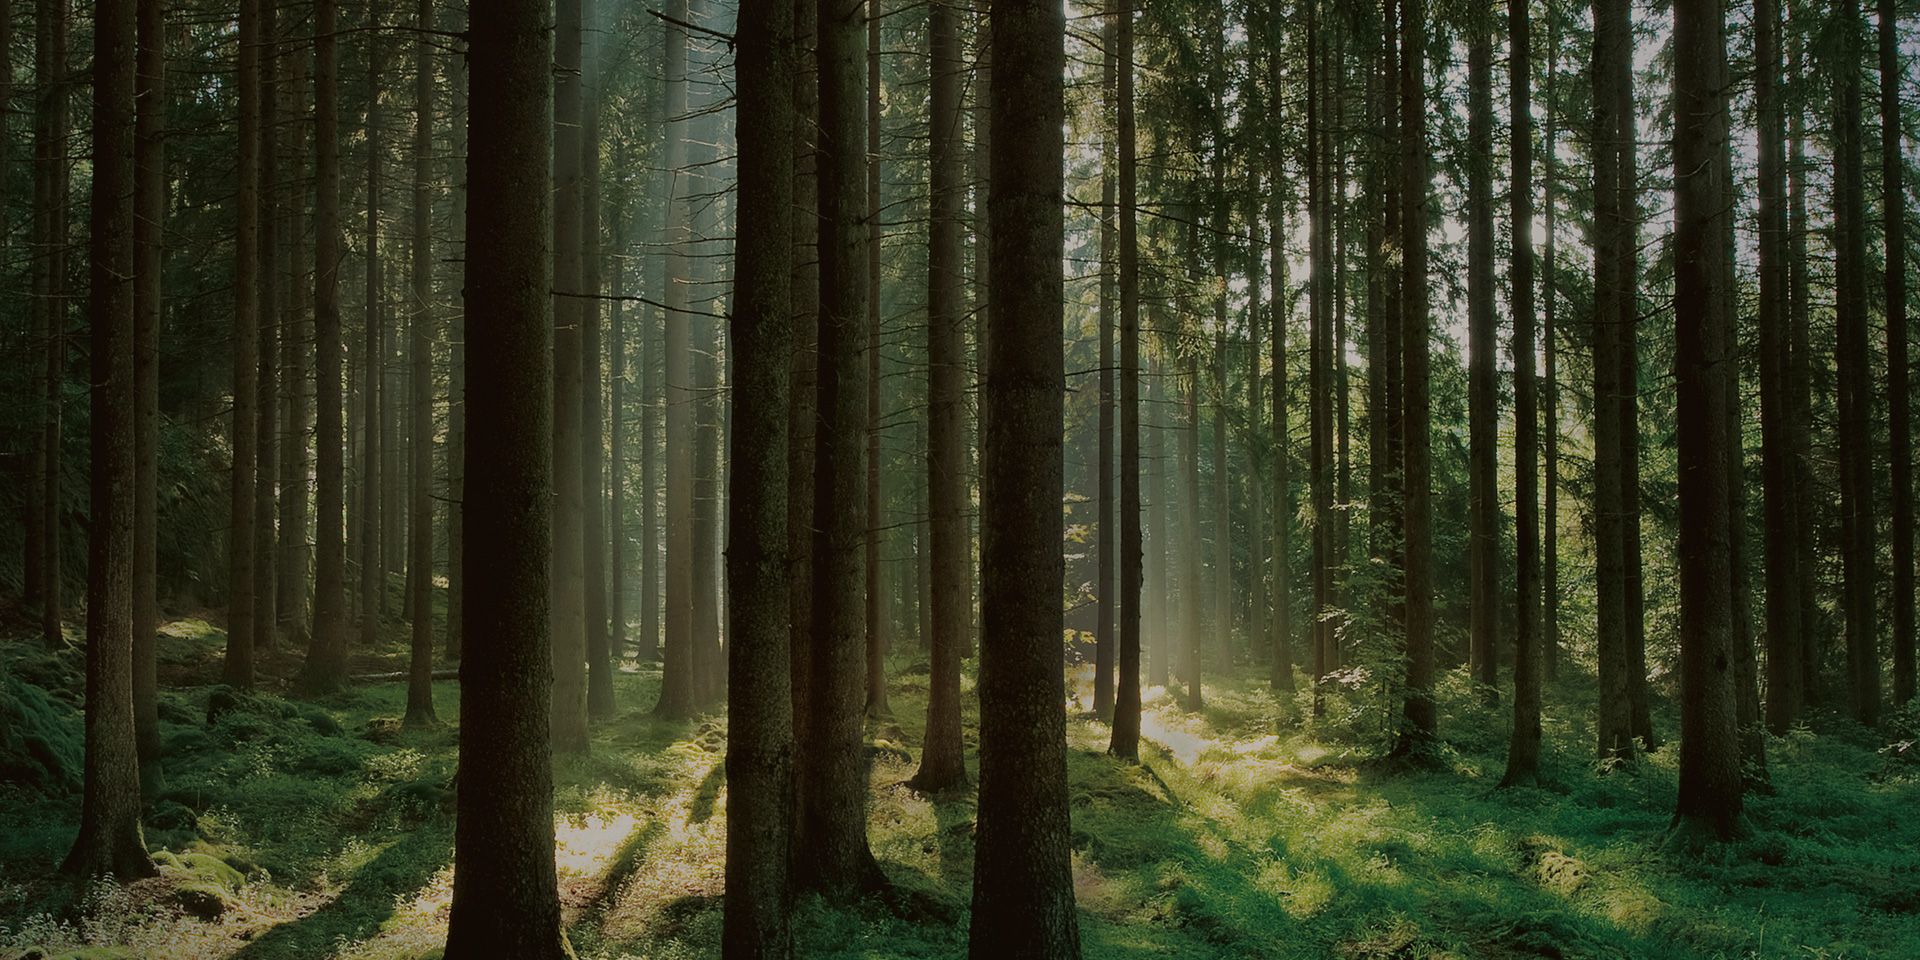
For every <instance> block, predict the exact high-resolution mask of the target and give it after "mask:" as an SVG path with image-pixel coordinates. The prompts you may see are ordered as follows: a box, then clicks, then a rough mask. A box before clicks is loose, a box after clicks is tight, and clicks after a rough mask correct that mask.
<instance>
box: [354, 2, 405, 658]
mask: <svg viewBox="0 0 1920 960" xmlns="http://www.w3.org/2000/svg"><path fill="white" fill-rule="evenodd" d="M372 16H373V12H372V8H371V7H369V17H370V18H371V17H372ZM366 54H367V86H368V88H369V89H370V90H376V91H377V90H379V89H380V72H381V70H382V68H383V67H384V66H385V64H384V62H383V58H382V56H381V43H380V38H379V37H377V36H376V37H370V38H369V40H368V42H367V44H366ZM381 106H382V105H381V103H380V97H379V96H378V95H377V94H376V95H374V96H372V97H369V98H368V100H367V112H366V116H365V118H364V119H365V122H366V146H367V185H366V201H367V209H366V214H367V225H366V235H365V237H364V243H365V244H366V256H365V257H364V258H363V259H364V261H365V265H366V294H365V296H364V297H362V298H361V299H362V302H361V308H362V310H364V311H365V314H366V319H365V322H364V323H363V324H362V325H361V330H362V332H363V334H364V335H365V339H364V341H363V346H362V348H361V356H360V361H361V365H362V367H361V378H360V381H361V388H360V424H361V427H360V459H359V460H358V461H357V463H358V467H359V471H358V472H359V482H360V513H359V523H358V524H356V525H355V527H356V529H357V530H358V531H359V533H358V535H357V536H356V535H353V534H349V536H350V537H352V538H353V539H354V540H355V541H357V544H358V550H359V560H360V645H361V646H362V647H364V648H368V649H371V648H372V647H373V646H374V644H376V643H378V642H379V639H380V620H381V618H382V617H384V616H385V615H386V612H387V609H386V607H387V575H386V571H387V569H388V566H387V553H386V550H385V548H384V543H385V541H387V540H390V539H393V538H392V537H390V536H388V533H389V531H388V530H387V527H388V525H389V524H391V525H393V526H396V527H397V526H398V525H399V524H397V523H394V521H396V520H397V519H398V517H396V516H395V515H394V514H395V511H391V510H387V509H386V506H387V504H386V501H385V499H384V498H383V496H382V494H384V493H385V485H386V483H387V481H388V480H390V479H391V478H392V476H393V471H392V470H390V469H388V467H389V466H390V465H389V464H388V463H386V462H385V458H384V457H383V456H382V452H381V448H382V444H383V443H385V442H386V437H387V434H388V432H389V431H391V430H392V429H393V425H392V421H391V419H390V418H389V417H387V416H386V411H385V408H384V407H383V406H382V405H383V404H385V403H386V402H388V396H387V395H388V392H389V390H390V385H389V384H388V382H387V379H388V378H387V361H388V359H389V357H388V356H387V353H388V351H387V315H386V292H385V289H384V287H383V286H382V284H383V278H382V274H381V267H382V263H381V256H380V224H381V222H382V215H381V212H380V205H381V201H382V193H383V192H384V184H383V183H382V181H381V173H382V170H381V168H382V166H383V164H382V162H381V161H382V159H383V158H384V156H385V154H384V153H383V150H384V148H383V147H382V146H381V143H380V136H381V131H382V129H383V128H384V127H385V121H384V116H383V115H384V111H383V110H382V109H381ZM349 446H351V443H349Z"/></svg>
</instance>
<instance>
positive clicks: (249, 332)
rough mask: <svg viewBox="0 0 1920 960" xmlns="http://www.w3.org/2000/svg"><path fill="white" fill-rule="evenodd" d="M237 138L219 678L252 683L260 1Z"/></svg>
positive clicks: (246, 11) (243, 28)
mask: <svg viewBox="0 0 1920 960" xmlns="http://www.w3.org/2000/svg"><path fill="white" fill-rule="evenodd" d="M238 44H239V51H238V53H239V60H240V77H239V86H240V124H239V127H240V129H239V136H240V142H239V143H238V144H237V145H236V149H235V151H234V154H235V161H234V170H235V177H236V179H237V180H238V184H237V186H236V189H235V193H234V210H233V222H234V243H233V433H232V436H231V438H230V439H231V442H232V444H233V473H232V477H231V480H230V486H229V487H228V494H229V498H228V501H227V503H228V526H227V658H226V663H225V664H224V666H223V668H222V670H221V679H222V680H224V681H225V682H226V684H227V685H228V686H231V687H240V688H250V687H252V686H253V648H254V638H253V633H254V619H253V614H254V610H253V555H254V542H253V520H254V516H253V510H254V504H253V499H254V489H253V486H254V484H253V471H254V466H255V464H254V453H255V451H256V450H257V449H258V447H257V444H258V442H259V435H258V431H259V425H258V424H257V423H256V422H255V417H256V415H257V411H256V410H255V401H256V399H257V394H258V387H259V375H258V367H259V363H260V285H259V284H260V100H261V97H260V3H259V0H241V3H240V30H239V36H238Z"/></svg>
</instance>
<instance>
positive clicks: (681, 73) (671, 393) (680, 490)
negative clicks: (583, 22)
mask: <svg viewBox="0 0 1920 960" xmlns="http://www.w3.org/2000/svg"><path fill="white" fill-rule="evenodd" d="M667 14H668V16H669V17H671V18H673V19H675V20H678V21H679V22H681V23H685V22H687V3H686V0H673V2H672V3H670V4H668V9H667ZM666 48H667V50H666V57H665V60H666V62H665V64H664V69H665V76H666V79H665V85H666V108H665V111H664V113H665V119H666V121H667V134H666V141H667V143H666V164H665V166H666V171H667V174H666V175H667V176H668V177H669V178H670V181H669V183H670V186H669V188H668V189H669V193H668V199H667V217H666V227H665V229H666V234H667V238H666V245H667V256H666V265H667V270H666V283H665V286H664V289H663V290H662V291H661V297H660V299H661V301H662V302H663V303H664V304H665V307H663V308H662V309H663V313H664V317H665V327H666V336H665V342H666V352H665V353H664V354H663V355H662V360H663V362H664V368H663V379H664V381H665V393H664V402H665V403H666V408H667V409H666V421H667V422H666V451H667V471H666V472H667V490H666V500H667V544H666V565H667V568H666V580H667V583H666V610H665V617H664V624H663V626H664V628H665V631H666V637H665V651H664V652H665V660H664V662H663V663H662V667H661V673H660V701H659V703H658V705H656V706H655V707H654V713H655V714H656V715H658V716H660V717H661V718H663V719H684V718H686V717H689V716H691V715H692V714H693V706H694V696H695V688H694V673H693V671H694V666H693V664H694V659H693V653H694V651H693V557H692V550H693V499H692V498H693V444H694V436H693V430H694V425H693V404H694V396H693V389H692V387H693V383H692V377H693V360H692V357H691V355H690V354H691V347H692V341H691V339H690V329H689V322H690V320H689V317H688V315H687V300H688V298H687V279H688V278H687V254H688V243H689V242H690V237H689V233H690V227H691V225H692V216H693V211H692V206H691V200H690V195H691V193H692V190H691V187H690V185H689V184H688V183H687V180H688V178H689V174H688V172H687V170H686V165H687V140H688V136H687V126H686V125H687V119H686V115H687V35H686V31H685V30H684V29H682V28H680V27H678V26H675V25H674V24H672V23H669V24H668V25H667V40H666Z"/></svg>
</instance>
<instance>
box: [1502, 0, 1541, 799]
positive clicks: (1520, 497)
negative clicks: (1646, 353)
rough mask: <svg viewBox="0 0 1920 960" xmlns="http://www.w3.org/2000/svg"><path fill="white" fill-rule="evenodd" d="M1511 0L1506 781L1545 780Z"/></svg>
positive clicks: (1528, 252) (1526, 121) (1528, 117)
mask: <svg viewBox="0 0 1920 960" xmlns="http://www.w3.org/2000/svg"><path fill="white" fill-rule="evenodd" d="M1527 3H1528V0H1507V44H1508V54H1507V56H1508V62H1507V89H1508V95H1509V99H1508V103H1509V107H1508V110H1507V116H1508V117H1509V123H1510V129H1511V135H1510V136H1509V138H1508V142H1509V143H1510V144H1511V145H1512V146H1511V149H1512V160H1511V163H1512V187H1511V192H1510V198H1509V200H1508V203H1509V204H1510V208H1509V214H1510V216H1511V217H1512V224H1513V227H1512V229H1513V239H1512V248H1511V258H1512V262H1511V264H1510V266H1509V268H1508V276H1509V278H1510V279H1511V282H1512V284H1513V292H1512V301H1511V305H1512V309H1513V348H1512V356H1513V420H1514V423H1513V463H1514V471H1513V472H1514V509H1513V515H1514V516H1513V519H1514V524H1513V536H1514V585H1515V587H1516V590H1515V593H1516V594H1517V595H1518V596H1517V597H1516V600H1517V604H1516V606H1517V607H1518V609H1517V610H1515V611H1514V613H1515V616H1514V621H1515V627H1516V629H1515V630H1514V635H1513V736H1512V739H1510V740H1509V741H1508V745H1507V772H1506V774H1505V775H1504V776H1503V777H1501V780H1500V785H1501V786H1506V787H1511V786H1522V785H1533V784H1536V783H1538V782H1539V780H1540V735H1541V730H1540V409H1539V398H1538V394H1537V392H1536V385H1535V378H1534V369H1535V368H1534V356H1535V354H1534V339H1533V337H1534V330H1533V284H1534V269H1533V103H1532V100H1533V98H1532V76H1533V49H1532V44H1533V23H1532V21H1531V19H1530V18H1529V14H1528V11H1527Z"/></svg>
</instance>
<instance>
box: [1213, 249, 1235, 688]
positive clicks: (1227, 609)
mask: <svg viewBox="0 0 1920 960" xmlns="http://www.w3.org/2000/svg"><path fill="white" fill-rule="evenodd" d="M1219 222H1220V223H1221V224H1222V226H1223V227H1224V225H1225V223H1226V218H1225V217H1221V218H1219ZM1216 269H1217V271H1218V273H1219V282H1220V284H1221V289H1222V290H1224V289H1225V287H1226V279H1227V276H1226V275H1227V271H1226V268H1225V266H1224V265H1223V264H1222V265H1217V267H1216ZM1213 324H1214V326H1213V364H1212V366H1213V371H1212V372H1213V452H1212V455H1211V457H1210V460H1211V463H1210V466H1211V467H1212V468H1213V491H1212V493H1213V497H1212V500H1213V504H1212V506H1213V517H1212V522H1211V524H1210V526H1212V527H1213V563H1212V567H1213V584H1212V586H1213V590H1212V595H1213V596H1212V600H1213V638H1214V639H1213V653H1214V661H1213V664H1214V670H1216V671H1217V672H1219V673H1221V674H1223V675H1224V674H1226V673H1227V672H1228V671H1230V670H1231V669H1232V667H1233V527H1232V524H1231V522H1230V520H1229V516H1228V504H1227V498H1228V496H1229V493H1228V487H1227V469H1228V467H1227V408H1228V407H1229V406H1231V405H1232V402H1233V401H1232V397H1231V396H1230V394H1229V391H1228V389H1227V301H1226V297H1225V295H1224V294H1217V295H1216V296H1215V297H1214V301H1213Z"/></svg>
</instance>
